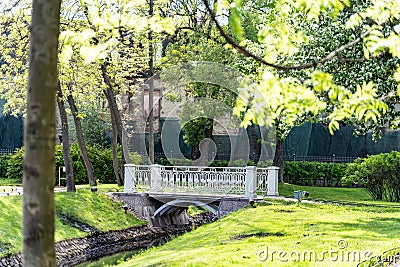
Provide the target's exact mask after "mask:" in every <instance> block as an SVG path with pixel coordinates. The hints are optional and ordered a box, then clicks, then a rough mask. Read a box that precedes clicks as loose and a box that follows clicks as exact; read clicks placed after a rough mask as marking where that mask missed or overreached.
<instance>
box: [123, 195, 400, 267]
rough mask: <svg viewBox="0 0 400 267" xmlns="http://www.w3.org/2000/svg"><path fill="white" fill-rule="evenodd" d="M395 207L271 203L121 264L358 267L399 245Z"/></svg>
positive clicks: (399, 218) (398, 212)
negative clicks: (372, 257) (365, 260)
mask: <svg viewBox="0 0 400 267" xmlns="http://www.w3.org/2000/svg"><path fill="white" fill-rule="evenodd" d="M399 236H400V210H399V209H398V208H395V207H386V208H383V207H370V206H363V207H354V206H341V205H330V204H326V205H324V204H305V203H302V204H301V205H298V204H297V203H293V202H284V201H268V202H267V203H266V204H265V205H259V206H257V207H256V208H246V209H243V210H240V211H238V212H235V213H233V214H231V215H229V216H227V217H225V218H223V219H221V220H219V221H216V222H214V223H212V224H208V225H205V226H202V227H199V228H198V229H196V230H195V231H192V232H190V233H187V234H185V235H183V236H180V237H178V238H176V239H174V240H172V241H171V242H169V243H167V244H165V245H163V246H161V247H157V248H153V249H150V250H148V251H145V252H142V253H141V254H138V255H135V256H134V257H133V258H132V259H131V260H129V261H128V262H125V263H122V264H120V265H118V266H125V267H128V266H355V265H356V264H357V262H359V261H361V260H364V259H366V258H368V257H370V256H372V255H378V254H380V253H382V252H383V251H384V250H387V249H389V248H393V247H396V246H400V241H399V239H398V237H399Z"/></svg>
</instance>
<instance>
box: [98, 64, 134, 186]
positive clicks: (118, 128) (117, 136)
mask: <svg viewBox="0 0 400 267" xmlns="http://www.w3.org/2000/svg"><path fill="white" fill-rule="evenodd" d="M101 70H102V74H103V80H104V82H105V84H106V85H107V88H106V89H105V90H104V95H105V96H106V99H107V102H108V107H109V109H110V115H111V126H112V131H113V140H112V149H113V167H114V173H115V175H116V177H115V178H116V179H117V183H118V185H123V182H124V171H123V168H120V166H119V164H118V152H117V145H118V140H119V141H120V142H121V146H124V145H125V146H126V143H124V142H122V141H123V140H125V138H122V134H124V133H125V132H124V131H123V126H122V120H121V115H120V112H119V109H118V106H117V102H116V100H115V95H114V91H113V89H112V84H111V81H110V78H109V77H108V75H107V65H106V63H105V64H103V65H102V67H101ZM129 162H130V159H129V153H128V149H127V148H124V147H122V158H121V165H122V166H124V165H125V164H126V163H129Z"/></svg>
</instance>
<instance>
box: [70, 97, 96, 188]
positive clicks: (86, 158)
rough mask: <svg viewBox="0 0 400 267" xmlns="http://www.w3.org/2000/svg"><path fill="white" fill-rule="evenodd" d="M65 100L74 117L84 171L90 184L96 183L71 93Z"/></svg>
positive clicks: (94, 184)
mask: <svg viewBox="0 0 400 267" xmlns="http://www.w3.org/2000/svg"><path fill="white" fill-rule="evenodd" d="M67 101H68V104H69V107H70V109H71V112H72V117H73V118H74V123H75V131H76V138H77V139H78V145H79V149H80V150H81V154H82V159H83V163H84V164H85V168H86V173H87V176H88V180H89V184H90V186H96V185H97V179H96V174H95V172H94V168H93V164H92V161H91V160H90V157H89V153H88V151H87V149H86V142H85V137H84V136H83V130H82V124H81V119H80V118H79V116H78V108H77V107H76V105H75V99H74V98H73V96H72V95H71V94H69V95H68V97H67Z"/></svg>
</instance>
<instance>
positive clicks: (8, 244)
mask: <svg viewBox="0 0 400 267" xmlns="http://www.w3.org/2000/svg"><path fill="white" fill-rule="evenodd" d="M101 188H102V189H100V191H102V190H103V189H104V190H105V191H106V190H108V188H117V186H107V187H105V186H104V187H101ZM107 192H108V191H107ZM55 204H56V214H57V213H63V214H65V215H68V216H70V217H73V218H75V219H78V220H79V221H81V222H84V223H86V224H89V225H91V226H92V227H94V228H96V229H98V230H100V231H108V230H115V229H123V228H128V227H131V226H136V225H142V224H144V222H142V221H140V220H138V219H137V218H136V217H134V216H132V215H130V214H125V212H124V210H123V209H122V207H121V205H120V204H119V203H115V202H113V201H111V200H110V199H109V198H108V197H107V196H105V195H104V194H101V193H99V192H97V193H92V192H91V191H90V190H88V189H78V191H77V192H76V193H67V192H64V193H56V194H55ZM0 214H1V216H0V256H1V255H4V254H8V253H17V252H19V251H21V249H22V234H21V233H22V231H21V229H22V196H8V197H0ZM55 224H56V232H55V239H56V241H60V240H63V239H68V238H74V237H81V236H85V235H87V234H88V233H85V232H82V231H80V230H78V229H75V228H72V227H70V226H68V225H66V224H63V223H62V221H61V220H60V219H59V218H58V217H56V222H55Z"/></svg>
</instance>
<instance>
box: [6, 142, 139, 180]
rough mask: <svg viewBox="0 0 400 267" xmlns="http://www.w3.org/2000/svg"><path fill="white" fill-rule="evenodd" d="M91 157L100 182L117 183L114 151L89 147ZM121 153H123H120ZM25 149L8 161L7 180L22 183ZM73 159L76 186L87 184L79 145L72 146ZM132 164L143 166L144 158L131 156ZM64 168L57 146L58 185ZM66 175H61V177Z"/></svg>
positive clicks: (60, 149)
mask: <svg viewBox="0 0 400 267" xmlns="http://www.w3.org/2000/svg"><path fill="white" fill-rule="evenodd" d="M87 149H88V153H89V157H90V158H91V160H92V163H93V168H94V171H95V173H96V177H97V178H98V181H99V182H100V183H103V184H110V183H115V182H116V181H115V175H114V171H113V169H112V167H111V166H112V151H111V149H109V148H104V147H102V146H100V145H93V146H88V147H87ZM120 153H121V152H120ZM23 155H24V149H23V148H21V149H18V150H17V151H16V153H15V154H13V155H11V156H10V158H9V160H8V161H7V178H8V179H11V180H15V181H22V171H23V168H22V161H23ZM71 159H72V166H73V170H74V177H75V183H76V184H87V183H88V182H89V181H88V178H87V174H86V169H85V165H84V163H83V159H82V156H81V154H80V150H79V147H78V145H77V144H72V145H71ZM131 160H132V163H134V164H141V163H142V157H141V156H140V155H138V154H136V153H132V155H131ZM63 166H64V159H63V152H62V146H61V145H57V146H56V171H55V174H54V177H55V178H57V179H55V181H56V183H57V184H58V177H59V171H62V167H63ZM63 176H64V174H63V173H61V177H63Z"/></svg>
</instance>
